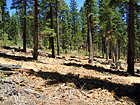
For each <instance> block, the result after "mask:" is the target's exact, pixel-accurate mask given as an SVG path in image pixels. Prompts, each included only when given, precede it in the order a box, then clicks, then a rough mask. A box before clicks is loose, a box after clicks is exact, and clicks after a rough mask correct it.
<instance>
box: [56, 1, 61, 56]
mask: <svg viewBox="0 0 140 105" xmlns="http://www.w3.org/2000/svg"><path fill="white" fill-rule="evenodd" d="M58 13H59V12H58V0H56V23H57V55H60V36H59V14H58Z"/></svg>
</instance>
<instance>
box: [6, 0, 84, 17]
mask: <svg viewBox="0 0 140 105" xmlns="http://www.w3.org/2000/svg"><path fill="white" fill-rule="evenodd" d="M76 1H77V4H78V7H77V8H78V9H80V8H81V7H82V6H83V4H84V1H85V0H76ZM65 2H66V3H67V4H68V5H69V4H70V0H65ZM6 3H7V7H8V10H9V12H10V16H11V15H12V13H15V9H12V10H11V9H10V7H11V3H12V0H6Z"/></svg>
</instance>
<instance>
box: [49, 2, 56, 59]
mask: <svg viewBox="0 0 140 105" xmlns="http://www.w3.org/2000/svg"><path fill="white" fill-rule="evenodd" d="M50 13H51V29H53V9H52V0H51V1H50ZM51 42H52V43H51V44H52V45H51V47H52V58H55V49H54V37H51Z"/></svg>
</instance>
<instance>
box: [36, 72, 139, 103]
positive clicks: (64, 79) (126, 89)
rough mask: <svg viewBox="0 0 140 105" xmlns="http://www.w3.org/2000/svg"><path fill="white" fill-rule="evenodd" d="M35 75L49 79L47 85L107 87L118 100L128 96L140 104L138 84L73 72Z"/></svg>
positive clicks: (86, 88)
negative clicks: (64, 84) (121, 82)
mask: <svg viewBox="0 0 140 105" xmlns="http://www.w3.org/2000/svg"><path fill="white" fill-rule="evenodd" d="M36 76H38V77H42V78H43V79H46V80H47V79H49V80H50V81H48V82H47V85H53V84H58V83H74V84H75V86H76V88H78V89H81V88H82V87H83V86H84V87H83V89H84V90H92V89H97V88H101V89H107V90H108V91H110V92H111V91H112V90H113V91H114V97H115V98H116V99H117V100H118V99H119V98H121V97H125V96H127V97H129V98H130V99H132V100H133V101H134V102H135V103H136V104H140V99H139V97H140V84H133V85H123V84H117V83H112V82H111V81H109V80H101V79H99V78H93V77H83V78H79V76H78V75H73V74H70V73H69V74H66V75H64V74H60V73H58V72H42V71H39V72H37V74H36Z"/></svg>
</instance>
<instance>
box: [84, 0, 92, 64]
mask: <svg viewBox="0 0 140 105" xmlns="http://www.w3.org/2000/svg"><path fill="white" fill-rule="evenodd" d="M85 5H86V12H87V27H88V39H89V40H88V41H89V44H88V45H89V63H92V62H93V40H92V29H91V15H90V9H91V7H90V0H86V2H85Z"/></svg>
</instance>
